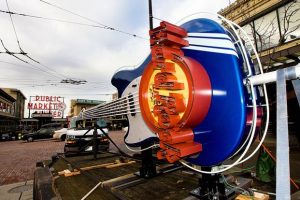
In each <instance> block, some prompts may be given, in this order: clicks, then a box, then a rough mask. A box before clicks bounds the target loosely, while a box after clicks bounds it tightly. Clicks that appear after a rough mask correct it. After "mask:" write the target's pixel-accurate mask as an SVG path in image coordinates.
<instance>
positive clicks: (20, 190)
mask: <svg viewBox="0 0 300 200" xmlns="http://www.w3.org/2000/svg"><path fill="white" fill-rule="evenodd" d="M0 199H2V200H31V199H33V180H30V181H25V182H19V183H13V184H9V185H2V186H0Z"/></svg>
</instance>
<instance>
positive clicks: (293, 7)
mask: <svg viewBox="0 0 300 200" xmlns="http://www.w3.org/2000/svg"><path fill="white" fill-rule="evenodd" d="M299 4H300V1H299V0H295V1H293V2H292V3H290V4H288V5H287V6H285V7H284V12H283V13H282V14H283V19H282V20H283V22H282V27H281V36H280V39H279V42H278V45H282V44H284V43H285V42H286V40H287V39H288V36H291V35H292V33H293V32H295V31H296V30H299V29H300V23H298V25H296V26H294V27H291V25H292V24H294V23H297V22H300V17H299V15H300V6H299ZM295 16H298V17H295Z"/></svg>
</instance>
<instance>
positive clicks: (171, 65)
mask: <svg viewBox="0 0 300 200" xmlns="http://www.w3.org/2000/svg"><path fill="white" fill-rule="evenodd" d="M186 36H187V33H186V31H185V30H184V29H183V28H181V27H178V26H176V25H173V24H170V23H168V22H161V24H160V26H159V27H158V28H155V29H153V30H150V38H151V39H150V43H151V45H152V47H151V54H152V62H151V63H150V64H149V65H148V66H147V67H146V68H145V71H144V73H143V76H142V79H141V86H140V94H141V95H140V106H141V112H142V115H143V118H144V119H145V122H146V124H147V125H148V126H149V127H150V128H151V129H152V130H153V131H154V132H157V133H158V135H159V139H160V148H161V150H160V151H159V152H158V153H157V156H158V158H159V159H163V158H165V159H167V160H168V161H169V162H171V163H173V162H176V161H177V160H179V159H181V158H182V157H185V156H188V155H192V154H197V153H199V152H201V151H202V145H201V144H199V143H196V142H194V133H193V131H192V128H193V127H195V126H196V125H198V124H199V123H200V122H201V121H202V120H203V119H204V118H205V116H206V114H207V112H208V110H209V107H210V101H211V93H212V92H211V85H210V80H209V76H208V75H207V73H206V71H205V69H204V68H203V66H202V65H201V64H200V63H198V62H197V61H195V60H193V59H191V58H188V57H186V56H184V53H183V51H182V50H181V47H184V46H187V45H188V42H187V41H186V40H184V39H183V38H184V37H186ZM175 64H176V65H177V69H178V67H179V68H180V69H181V71H182V72H181V73H183V74H184V76H185V78H186V81H183V82H181V81H180V80H179V79H178V77H177V75H176V68H175ZM154 72H155V76H154V83H153V85H150V79H151V77H152V78H153V73H154ZM150 88H151V89H150ZM149 90H150V91H149ZM162 90H164V91H167V93H168V95H165V94H164V95H162V94H160V91H162ZM187 91H188V93H186V92H187ZM149 93H151V94H149ZM183 93H185V94H188V99H184V95H183ZM149 98H151V99H154V107H153V108H151V109H150V107H149V102H148V99H149Z"/></svg>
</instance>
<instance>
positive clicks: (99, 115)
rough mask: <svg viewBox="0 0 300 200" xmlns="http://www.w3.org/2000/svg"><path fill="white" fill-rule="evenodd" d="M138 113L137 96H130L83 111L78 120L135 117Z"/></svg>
mask: <svg viewBox="0 0 300 200" xmlns="http://www.w3.org/2000/svg"><path fill="white" fill-rule="evenodd" d="M138 112H140V107H139V102H138V96H137V95H133V94H130V95H128V96H125V97H121V98H119V99H117V100H115V101H112V102H109V103H106V104H100V105H97V106H94V107H92V108H89V109H86V110H83V111H81V112H80V114H79V116H78V120H87V119H94V120H96V119H105V118H111V117H114V116H123V115H129V114H130V115H135V114H136V113H138Z"/></svg>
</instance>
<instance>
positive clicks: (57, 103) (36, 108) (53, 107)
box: [27, 95, 66, 118]
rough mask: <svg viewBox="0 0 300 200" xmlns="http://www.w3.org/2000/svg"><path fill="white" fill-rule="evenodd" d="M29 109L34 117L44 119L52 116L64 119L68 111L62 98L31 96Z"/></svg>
mask: <svg viewBox="0 0 300 200" xmlns="http://www.w3.org/2000/svg"><path fill="white" fill-rule="evenodd" d="M27 108H28V110H29V112H30V111H32V117H39V116H40V117H43V116H44V115H47V114H48V115H49V114H50V113H51V114H52V117H54V118H61V117H63V112H64V110H65V109H66V104H65V103H64V97H61V96H38V95H37V96H31V97H30V102H29V103H28V105H27Z"/></svg>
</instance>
